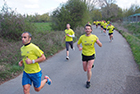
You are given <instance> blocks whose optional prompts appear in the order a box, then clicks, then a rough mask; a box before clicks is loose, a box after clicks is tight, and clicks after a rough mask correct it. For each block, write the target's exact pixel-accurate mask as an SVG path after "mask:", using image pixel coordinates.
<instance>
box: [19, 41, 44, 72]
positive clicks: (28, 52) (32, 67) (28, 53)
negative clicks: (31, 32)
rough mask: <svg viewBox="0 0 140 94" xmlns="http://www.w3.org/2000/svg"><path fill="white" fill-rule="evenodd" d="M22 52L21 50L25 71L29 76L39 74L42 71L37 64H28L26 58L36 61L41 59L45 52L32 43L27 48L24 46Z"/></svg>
mask: <svg viewBox="0 0 140 94" xmlns="http://www.w3.org/2000/svg"><path fill="white" fill-rule="evenodd" d="M20 50H21V56H22V57H23V58H22V60H23V63H24V71H25V72H26V73H29V74H31V73H37V72H39V71H41V68H40V66H39V64H38V63H37V62H36V63H34V64H26V62H25V60H26V58H29V59H31V60H35V59H37V58H39V57H41V55H42V54H43V53H44V52H43V51H42V50H40V49H39V48H38V47H37V46H36V45H34V44H33V43H30V44H29V45H27V46H24V45H23V46H22V47H21V49H20Z"/></svg>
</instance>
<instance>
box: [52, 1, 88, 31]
mask: <svg viewBox="0 0 140 94" xmlns="http://www.w3.org/2000/svg"><path fill="white" fill-rule="evenodd" d="M52 20H53V24H52V28H53V29H57V30H64V28H65V27H66V24H67V23H69V24H71V27H72V28H75V27H77V26H78V25H84V24H86V23H87V22H88V21H89V20H90V15H89V11H88V9H87V5H86V4H85V2H83V1H82V0H68V2H67V3H66V4H63V5H62V6H61V8H57V9H56V10H55V11H53V15H52Z"/></svg>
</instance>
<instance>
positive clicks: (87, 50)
mask: <svg viewBox="0 0 140 94" xmlns="http://www.w3.org/2000/svg"><path fill="white" fill-rule="evenodd" d="M85 32H86V34H84V35H82V36H81V37H80V38H79V40H78V43H77V47H78V48H79V50H80V51H81V50H82V61H83V69H84V71H85V72H87V82H86V88H89V87H90V79H91V76H92V72H91V69H92V66H93V64H94V59H95V48H94V44H95V42H96V43H97V44H98V45H99V46H100V47H102V43H101V42H100V41H99V39H98V37H97V36H96V35H94V34H91V32H92V26H91V25H89V24H86V25H85ZM81 43H82V47H80V44H81Z"/></svg>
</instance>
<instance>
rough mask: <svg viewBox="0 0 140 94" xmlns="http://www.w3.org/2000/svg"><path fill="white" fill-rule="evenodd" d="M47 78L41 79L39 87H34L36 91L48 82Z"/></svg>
mask: <svg viewBox="0 0 140 94" xmlns="http://www.w3.org/2000/svg"><path fill="white" fill-rule="evenodd" d="M46 82H47V79H44V80H42V81H41V86H40V87H39V88H36V87H34V89H35V91H37V92H39V91H40V90H41V89H42V88H43V87H44V86H45V84H46Z"/></svg>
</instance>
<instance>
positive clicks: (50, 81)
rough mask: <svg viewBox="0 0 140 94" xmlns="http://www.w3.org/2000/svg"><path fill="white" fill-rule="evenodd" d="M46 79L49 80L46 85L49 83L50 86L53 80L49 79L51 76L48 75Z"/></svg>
mask: <svg viewBox="0 0 140 94" xmlns="http://www.w3.org/2000/svg"><path fill="white" fill-rule="evenodd" d="M44 79H47V82H46V83H47V84H48V85H51V83H52V80H51V79H50V78H49V76H47V75H46V76H45V77H44Z"/></svg>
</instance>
